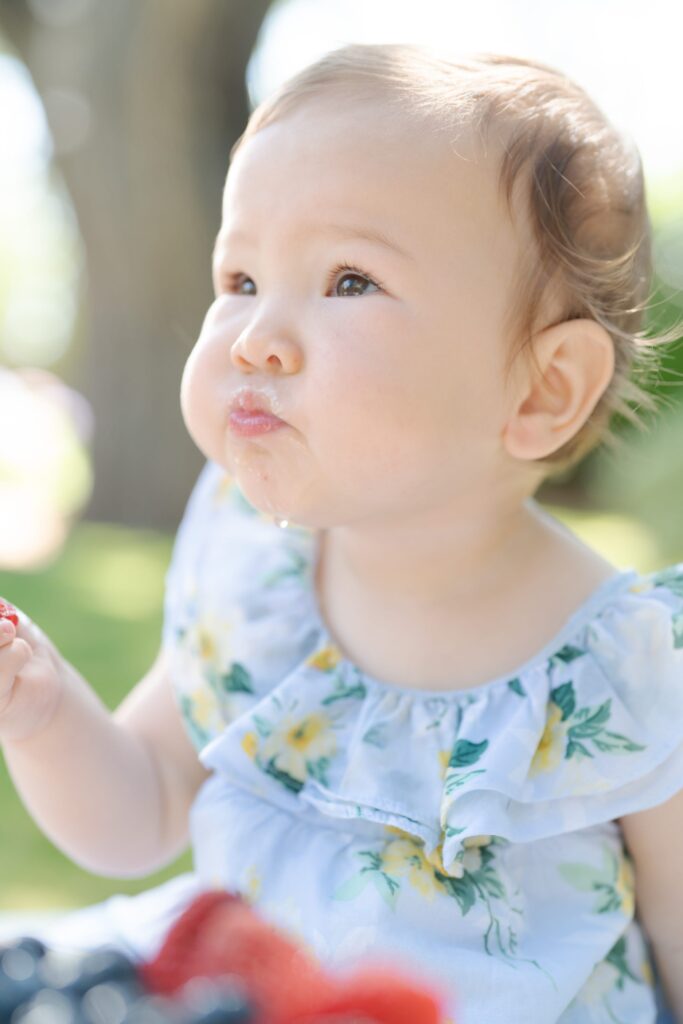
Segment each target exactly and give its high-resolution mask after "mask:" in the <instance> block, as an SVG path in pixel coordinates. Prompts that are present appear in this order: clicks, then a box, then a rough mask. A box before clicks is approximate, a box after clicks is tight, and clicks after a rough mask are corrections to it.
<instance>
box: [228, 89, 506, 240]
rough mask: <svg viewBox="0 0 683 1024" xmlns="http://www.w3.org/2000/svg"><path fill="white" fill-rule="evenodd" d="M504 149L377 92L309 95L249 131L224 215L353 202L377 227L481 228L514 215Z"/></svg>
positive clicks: (293, 212) (291, 212)
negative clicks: (351, 97) (343, 97)
mask: <svg viewBox="0 0 683 1024" xmlns="http://www.w3.org/2000/svg"><path fill="white" fill-rule="evenodd" d="M498 169H499V155H498V153H496V152H495V148H494V147H493V146H491V145H488V146H486V145H482V142H481V140H480V139H479V137H478V136H477V133H476V132H475V131H474V130H472V129H468V128H467V127H463V126H461V127H459V128H455V127H454V128H453V129H452V130H449V131H444V130H443V128H441V129H438V128H437V127H436V126H435V124H434V123H433V121H432V120H430V119H428V118H426V117H423V118H420V117H418V116H415V115H413V116H407V115H405V114H402V113H401V111H400V110H397V109H396V107H395V105H392V104H388V103H384V102H381V101H374V102H364V103H360V102H358V101H354V102H347V103H345V104H342V103H337V104H336V105H333V104H332V103H331V102H330V100H329V99H328V100H326V101H321V100H316V101H308V102H306V103H305V104H302V105H301V106H300V107H299V108H297V109H295V110H294V111H290V112H288V113H287V114H286V115H285V116H283V117H280V118H278V119H276V120H274V121H272V122H271V123H269V124H267V125H266V126H265V127H263V128H260V129H259V130H258V131H256V132H255V133H254V134H253V135H251V136H250V137H249V138H248V139H247V140H246V142H245V143H243V145H242V146H241V148H240V149H239V150H238V152H237V155H236V157H235V159H234V161H233V164H232V166H231V168H230V171H229V174H228V178H227V181H226V189H225V196H224V200H225V201H224V218H225V219H226V220H228V219H230V220H232V219H234V218H235V217H236V216H237V215H239V216H244V217H246V218H247V219H250V220H257V221H258V220H263V219H264V216H265V209H266V208H269V209H270V210H272V211H273V213H274V214H275V215H276V216H277V217H278V218H283V219H284V218H286V217H288V218H289V219H291V220H296V219H297V218H298V219H301V218H302V217H305V216H310V214H311V210H317V211H318V212H319V214H320V216H322V215H323V214H327V213H328V212H329V211H330V210H332V209H334V210H335V211H341V212H343V211H344V210H345V209H351V210H353V211H354V212H355V213H356V215H357V217H361V218H362V219H364V220H366V221H367V222H368V224H369V225H372V224H373V223H374V224H375V226H376V227H379V226H381V224H382V223H385V224H386V222H387V221H388V222H389V223H391V222H393V221H396V222H398V224H401V225H404V226H405V228H406V229H412V228H417V227H419V225H420V224H424V223H426V222H429V221H430V219H431V221H432V222H435V223H432V225H431V226H432V229H433V230H438V231H440V232H443V231H448V230H451V231H454V232H456V233H457V231H458V228H459V226H460V225H462V223H463V221H469V222H473V221H474V222H478V225H479V228H480V230H481V232H482V233H483V236H484V238H485V237H486V235H487V234H491V232H492V231H493V229H494V228H501V227H502V228H504V227H505V224H506V222H508V223H509V213H508V212H507V206H506V203H505V202H504V201H503V198H502V196H501V194H500V190H499V187H498Z"/></svg>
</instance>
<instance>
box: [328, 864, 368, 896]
mask: <svg viewBox="0 0 683 1024" xmlns="http://www.w3.org/2000/svg"><path fill="white" fill-rule="evenodd" d="M369 882H370V875H369V874H367V873H366V874H364V873H363V872H362V871H359V872H358V874H357V875H352V876H351V878H347V880H346V881H345V882H342V884H341V885H340V886H339V887H338V888H337V889H335V891H334V895H333V899H335V900H355V899H356V897H358V896H360V894H361V893H362V892H363V890H364V889H365V888H366V887H367V885H368V884H369Z"/></svg>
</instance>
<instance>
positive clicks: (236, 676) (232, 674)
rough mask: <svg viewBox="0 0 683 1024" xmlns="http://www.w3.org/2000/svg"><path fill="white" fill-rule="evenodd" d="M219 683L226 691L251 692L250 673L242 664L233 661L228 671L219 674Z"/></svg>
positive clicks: (252, 688) (252, 690)
mask: <svg viewBox="0 0 683 1024" xmlns="http://www.w3.org/2000/svg"><path fill="white" fill-rule="evenodd" d="M219 684H220V686H221V687H222V689H223V690H224V691H225V692H226V693H253V692H254V687H253V686H252V683H251V675H250V673H249V672H248V671H247V670H246V668H245V667H244V665H240V664H239V662H237V661H235V662H233V664H232V665H231V667H230V671H229V672H226V673H224V674H223V675H221V676H219Z"/></svg>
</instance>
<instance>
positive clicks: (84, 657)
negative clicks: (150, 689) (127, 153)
mask: <svg viewBox="0 0 683 1024" xmlns="http://www.w3.org/2000/svg"><path fill="white" fill-rule="evenodd" d="M547 508H548V510H549V511H550V512H551V513H552V514H553V515H555V516H557V518H558V519H560V520H561V521H562V522H564V523H565V524H566V525H567V526H568V527H569V528H570V529H571V530H573V531H574V532H575V533H576V534H578V535H579V536H580V537H581V538H582V539H583V540H585V541H586V542H587V543H589V544H591V545H592V546H593V547H594V548H596V549H597V550H599V551H600V552H601V553H602V554H604V556H605V557H607V558H609V559H610V560H611V561H612V562H613V563H614V564H616V565H618V566H619V567H626V566H633V567H634V568H637V569H639V570H640V571H643V572H645V571H649V570H651V569H654V568H659V566H660V565H661V564H662V553H661V551H660V550H659V549H658V546H657V543H656V541H655V532H654V531H652V530H650V529H649V528H648V527H647V526H645V525H643V523H642V522H641V521H639V520H636V519H634V518H629V517H627V516H624V515H617V514H614V513H599V514H598V513H592V512H584V511H569V510H567V509H563V508H560V507H556V506H552V505H548V506H547ZM171 547H172V538H171V537H170V536H166V535H164V534H159V533H155V532H152V531H140V530H130V529H124V528H121V527H118V526H106V525H100V524H93V523H80V524H78V525H77V526H76V527H75V528H74V529H73V531H72V533H71V534H70V536H69V539H68V541H67V543H66V545H65V547H64V549H63V551H62V552H61V554H60V556H59V557H58V559H57V560H56V561H55V562H54V563H53V564H52V565H51V566H50V567H49V568H46V569H44V570H41V571H38V572H32V573H10V572H3V573H0V595H2V596H3V597H6V598H7V599H8V600H10V601H13V602H14V603H15V604H17V605H18V606H19V607H20V608H21V609H22V610H23V611H25V612H27V614H28V615H30V616H31V618H32V619H34V620H35V621H36V622H37V623H38V625H40V627H41V628H42V629H43V630H44V631H45V632H46V633H47V634H48V635H49V636H50V638H51V639H52V640H53V642H54V643H55V644H56V646H57V647H58V648H59V649H60V650H61V651H62V653H63V654H64V656H65V657H66V658H67V659H68V660H69V661H70V662H72V663H73V664H74V665H75V666H76V668H77V669H78V670H79V671H80V672H81V673H82V674H83V675H84V676H85V678H86V679H87V680H88V681H89V682H90V683H91V685H92V686H93V687H94V689H95V690H96V691H97V692H98V693H99V695H100V697H101V698H102V700H103V701H104V702H105V704H106V705H107V706H108V707H110V708H112V709H113V708H115V707H116V706H117V705H118V704H119V703H120V701H121V700H122V698H123V697H124V695H125V694H126V693H127V692H128V690H130V689H131V687H132V686H134V684H135V683H136V682H137V681H138V680H139V679H141V678H142V676H143V675H145V673H146V672H147V670H148V669H149V667H150V665H151V664H152V662H153V660H154V658H155V656H156V653H157V650H158V647H159V643H160V637H161V623H162V607H163V587H164V575H165V572H166V569H167V566H168V562H169V558H170V554H171ZM190 866H191V857H190V854H189V852H188V853H186V854H185V855H184V856H183V857H181V858H179V859H178V860H177V861H175V863H174V864H172V865H170V866H169V867H167V868H166V869H165V870H164V871H163V872H159V873H156V874H154V875H150V876H148V877H147V878H142V879H135V880H119V879H111V878H101V877H99V876H96V875H92V874H90V873H88V872H86V871H84V870H82V869H80V868H79V867H77V866H76V865H74V864H72V863H71V862H70V861H69V860H68V859H67V858H66V857H65V856H64V855H63V854H62V853H60V852H59V851H58V850H57V849H56V848H55V847H54V846H53V845H52V844H51V843H50V842H49V840H48V839H46V838H45V837H44V836H43V835H42V833H41V832H40V831H39V830H38V828H37V826H36V825H35V824H34V823H33V821H32V820H31V818H30V817H29V815H28V814H27V812H26V811H25V809H24V807H23V805H22V804H21V802H20V800H19V798H18V796H17V795H16V792H15V791H14V789H13V787H12V783H11V780H10V778H9V776H8V773H7V771H6V768H5V766H4V762H2V759H1V758H0V910H21V909H24V910H33V909H37V908H55V907H79V906H84V905H86V904H89V903H93V902H97V901H99V900H102V899H105V898H106V897H107V896H109V895H111V894H112V893H115V892H121V893H136V892H140V891H142V890H143V889H147V888H150V887H151V886H152V885H155V884H157V883H159V882H161V881H163V880H164V879H166V878H170V877H172V876H173V875H175V874H178V873H179V872H181V871H185V870H188V869H189V868H190Z"/></svg>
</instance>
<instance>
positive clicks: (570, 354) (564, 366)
mask: <svg viewBox="0 0 683 1024" xmlns="http://www.w3.org/2000/svg"><path fill="white" fill-rule="evenodd" d="M533 351H534V355H535V359H534V358H526V364H525V368H524V372H521V373H519V374H518V375H517V377H516V387H517V394H516V395H515V396H513V399H514V400H513V401H512V405H511V408H512V412H511V414H510V417H509V419H508V421H507V423H506V424H505V427H504V428H503V432H502V441H503V444H504V446H505V448H506V450H507V451H508V453H509V454H510V455H512V456H514V457H515V458H517V459H542V458H545V457H546V456H547V455H550V454H551V453H552V452H554V451H557V449H558V448H560V447H561V446H562V445H563V444H564V443H565V442H566V441H569V440H570V439H571V438H572V437H574V435H575V434H576V433H577V432H578V431H579V430H580V429H581V427H582V426H583V424H584V423H585V422H586V420H587V419H588V417H589V416H590V414H591V413H592V411H593V409H594V408H595V406H596V405H597V404H598V401H599V399H600V397H601V395H602V394H603V392H604V391H605V389H606V388H607V385H608V384H609V382H610V380H611V379H612V374H613V373H614V344H613V342H612V339H611V337H610V335H609V334H608V332H607V331H606V330H605V328H604V327H601V325H600V324H599V323H597V322H596V321H595V320H588V319H585V320H584V319H581V320H565V321H563V322H562V323H560V324H554V325H553V326H552V327H546V328H545V329H544V330H542V331H539V332H538V333H537V334H535V335H534V338H533Z"/></svg>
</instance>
